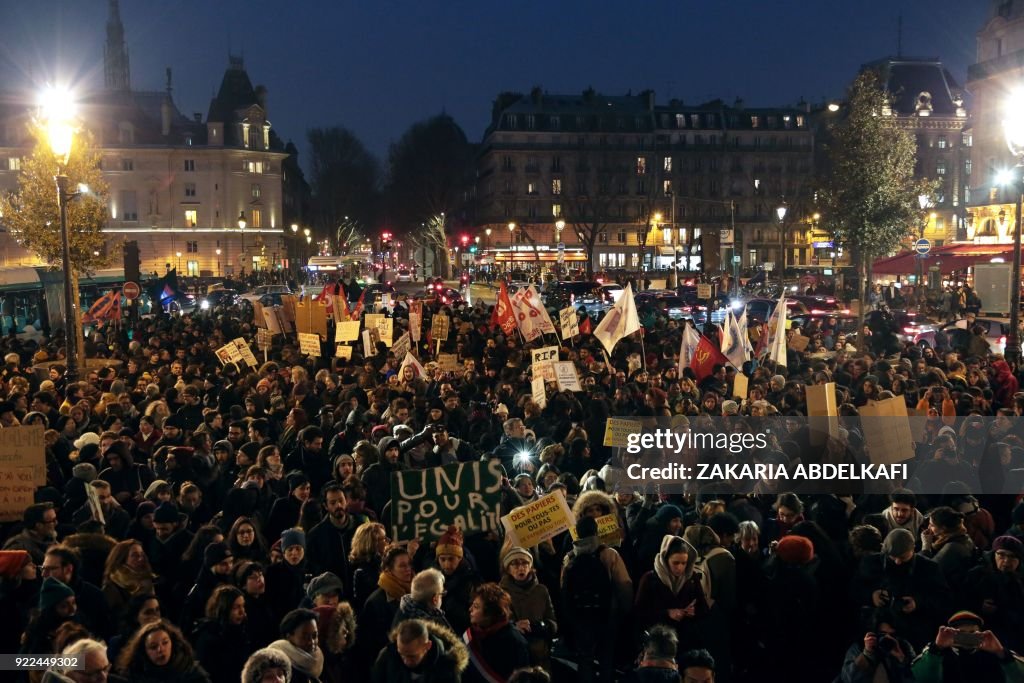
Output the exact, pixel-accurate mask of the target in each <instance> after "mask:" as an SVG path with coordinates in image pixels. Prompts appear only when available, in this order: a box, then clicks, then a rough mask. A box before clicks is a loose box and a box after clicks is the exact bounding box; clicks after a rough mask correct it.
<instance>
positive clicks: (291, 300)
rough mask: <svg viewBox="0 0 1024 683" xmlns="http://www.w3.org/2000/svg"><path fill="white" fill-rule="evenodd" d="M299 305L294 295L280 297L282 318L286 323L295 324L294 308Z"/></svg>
mask: <svg viewBox="0 0 1024 683" xmlns="http://www.w3.org/2000/svg"><path fill="white" fill-rule="evenodd" d="M298 304H299V297H297V296H295V295H294V294H282V295H281V312H282V316H281V317H282V318H284V319H285V320H287V321H288V322H290V323H292V324H293V325H294V324H295V308H296V306H298Z"/></svg>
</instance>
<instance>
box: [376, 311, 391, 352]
mask: <svg viewBox="0 0 1024 683" xmlns="http://www.w3.org/2000/svg"><path fill="white" fill-rule="evenodd" d="M377 332H378V333H379V334H380V340H381V341H382V342H384V345H385V346H387V347H388V348H391V340H392V338H394V336H395V319H394V318H384V317H382V318H380V319H379V320H378V321H377Z"/></svg>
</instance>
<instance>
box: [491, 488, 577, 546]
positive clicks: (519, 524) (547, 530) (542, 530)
mask: <svg viewBox="0 0 1024 683" xmlns="http://www.w3.org/2000/svg"><path fill="white" fill-rule="evenodd" d="M501 524H502V526H504V527H505V535H506V537H507V538H510V539H511V540H512V543H514V544H515V545H517V546H519V547H520V548H532V547H534V546H535V545H538V544H539V543H541V542H542V541H545V540H547V539H549V538H553V537H554V536H557V535H558V534H560V533H562V532H563V531H565V530H566V529H569V528H572V527H575V526H576V518H575V517H574V516H573V514H572V510H570V509H569V505H568V504H567V503H566V502H565V494H564V493H563V492H562V491H561V490H560V489H557V490H555V491H554V492H553V493H549V494H548V495H546V496H544V497H542V498H538V499H537V500H535V501H533V502H532V503H528V504H527V505H521V506H519V507H517V508H514V509H513V510H512V511H511V512H510V513H508V514H507V515H505V516H504V517H502V518H501Z"/></svg>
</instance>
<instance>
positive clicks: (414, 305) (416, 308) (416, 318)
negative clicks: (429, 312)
mask: <svg viewBox="0 0 1024 683" xmlns="http://www.w3.org/2000/svg"><path fill="white" fill-rule="evenodd" d="M422 327H423V302H422V301H411V302H409V334H411V335H412V340H413V341H414V342H419V340H420V329H421V328H422Z"/></svg>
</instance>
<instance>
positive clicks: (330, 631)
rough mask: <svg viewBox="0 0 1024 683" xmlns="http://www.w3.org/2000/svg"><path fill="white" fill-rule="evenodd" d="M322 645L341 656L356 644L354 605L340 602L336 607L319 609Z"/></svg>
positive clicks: (316, 610) (318, 617)
mask: <svg viewBox="0 0 1024 683" xmlns="http://www.w3.org/2000/svg"><path fill="white" fill-rule="evenodd" d="M314 611H315V612H316V614H317V622H318V626H319V627H320V643H321V645H323V648H324V649H325V650H326V651H327V652H330V653H331V654H335V655H336V654H341V653H342V652H344V651H345V650H348V649H349V648H351V647H352V646H353V645H354V644H355V639H356V614H355V612H354V611H353V610H352V605H350V604H348V603H347V602H344V601H342V602H339V603H338V605H337V606H336V607H333V608H331V607H317V608H316V609H315V610H314Z"/></svg>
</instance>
